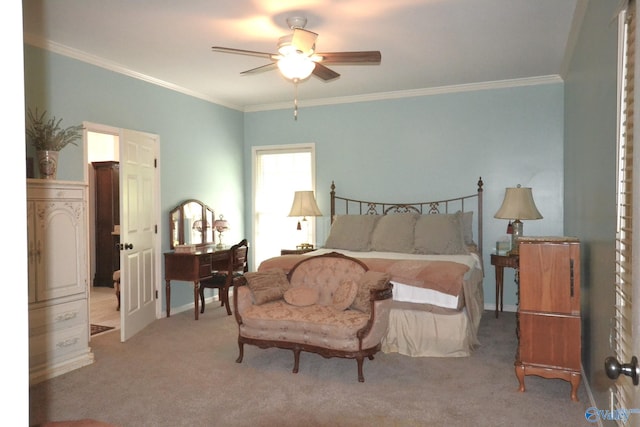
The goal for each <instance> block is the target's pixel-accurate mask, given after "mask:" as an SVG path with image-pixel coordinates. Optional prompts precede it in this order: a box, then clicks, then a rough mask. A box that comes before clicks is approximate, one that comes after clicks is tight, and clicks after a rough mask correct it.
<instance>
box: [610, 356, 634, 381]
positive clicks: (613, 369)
mask: <svg viewBox="0 0 640 427" xmlns="http://www.w3.org/2000/svg"><path fill="white" fill-rule="evenodd" d="M604 371H605V372H606V373H607V376H608V377H609V378H611V379H612V380H615V379H616V378H618V376H620V374H624V375H626V376H629V377H631V378H632V379H633V385H638V379H640V367H638V358H637V357H635V356H633V357H632V358H631V363H623V364H620V362H618V360H617V359H616V358H615V357H613V356H609V357H607V358H606V359H605V360H604Z"/></svg>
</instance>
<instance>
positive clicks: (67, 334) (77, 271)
mask: <svg viewBox="0 0 640 427" xmlns="http://www.w3.org/2000/svg"><path fill="white" fill-rule="evenodd" d="M86 192H87V189H86V186H85V185H84V184H80V183H69V182H61V181H48V180H31V179H29V180H27V237H28V248H29V252H28V266H29V284H28V287H29V382H30V383H31V384H35V383H37V382H40V381H43V380H46V379H49V378H52V377H54V376H56V375H60V374H63V373H66V372H68V371H71V370H73V369H76V368H80V367H82V366H85V365H88V364H90V363H93V353H92V352H91V349H90V347H89V316H88V310H89V309H88V304H87V293H88V290H87V285H88V283H87V282H88V276H89V268H88V260H87V227H86V224H87V220H86V216H87V213H86V209H87V207H86Z"/></svg>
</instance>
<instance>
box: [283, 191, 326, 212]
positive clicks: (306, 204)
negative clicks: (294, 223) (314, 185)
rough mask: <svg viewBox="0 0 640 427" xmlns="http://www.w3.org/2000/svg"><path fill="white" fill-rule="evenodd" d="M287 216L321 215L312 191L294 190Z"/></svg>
mask: <svg viewBox="0 0 640 427" xmlns="http://www.w3.org/2000/svg"><path fill="white" fill-rule="evenodd" d="M289 216H302V217H305V216H322V212H320V209H319V208H318V204H317V203H316V198H315V197H314V195H313V191H296V192H295V194H294V196H293V204H292V205H291V212H289Z"/></svg>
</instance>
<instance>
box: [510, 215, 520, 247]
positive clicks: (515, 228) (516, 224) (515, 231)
mask: <svg viewBox="0 0 640 427" xmlns="http://www.w3.org/2000/svg"><path fill="white" fill-rule="evenodd" d="M511 226H512V233H511V250H510V251H509V255H518V254H519V253H520V250H519V248H518V240H519V239H520V237H522V230H523V227H522V221H520V220H519V219H516V220H515V221H513V223H511Z"/></svg>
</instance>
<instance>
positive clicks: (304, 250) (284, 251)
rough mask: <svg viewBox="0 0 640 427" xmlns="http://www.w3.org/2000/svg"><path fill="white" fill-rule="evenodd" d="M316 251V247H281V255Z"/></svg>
mask: <svg viewBox="0 0 640 427" xmlns="http://www.w3.org/2000/svg"><path fill="white" fill-rule="evenodd" d="M313 251H315V249H314V248H304V249H280V255H302V254H306V253H307V252H313Z"/></svg>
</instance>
